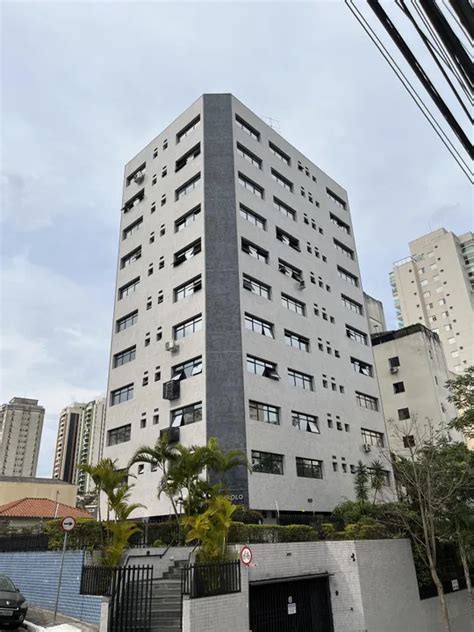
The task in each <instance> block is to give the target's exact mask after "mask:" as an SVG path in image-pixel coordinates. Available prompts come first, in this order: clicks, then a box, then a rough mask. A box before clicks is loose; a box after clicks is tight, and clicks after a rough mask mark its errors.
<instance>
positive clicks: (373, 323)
mask: <svg viewBox="0 0 474 632" xmlns="http://www.w3.org/2000/svg"><path fill="white" fill-rule="evenodd" d="M364 303H365V309H366V310H367V318H368V320H369V331H370V333H371V334H379V333H380V332H382V331H385V330H386V329H387V325H386V323H385V312H384V309H383V303H382V301H379V300H378V299H377V298H374V297H373V296H370V294H367V292H364Z"/></svg>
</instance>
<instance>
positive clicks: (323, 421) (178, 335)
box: [104, 94, 391, 518]
mask: <svg viewBox="0 0 474 632" xmlns="http://www.w3.org/2000/svg"><path fill="white" fill-rule="evenodd" d="M368 332H369V328H368V322H367V316H366V312H365V308H364V296H363V292H362V285H361V279H360V271H359V266H358V262H357V253H356V245H355V242H354V235H353V229H352V223H351V216H350V211H349V203H348V200H347V194H346V191H345V190H344V189H343V188H342V187H341V186H340V185H339V184H337V183H336V182H335V181H334V180H332V179H331V178H330V177H329V176H327V175H326V174H325V173H324V172H323V171H321V169H319V168H318V167H317V166H316V165H315V164H314V163H312V162H311V161H310V160H309V159H308V158H307V157H306V156H304V155H303V154H301V153H300V152H299V151H298V150H297V149H295V148H294V147H293V146H292V145H290V144H289V143H288V142H287V141H286V140H285V139H284V138H282V137H281V136H280V135H279V134H277V133H276V132H275V130H274V129H272V128H271V127H269V126H268V125H266V124H265V123H264V122H263V121H262V120H261V119H260V118H258V117H257V116H256V115H255V114H254V113H253V112H251V111H250V110H249V109H248V108H246V107H245V106H244V105H243V104H242V103H241V102H240V101H238V100H237V99H236V98H234V97H233V96H232V95H230V94H206V95H203V96H202V97H200V98H199V99H198V100H197V101H196V102H195V103H194V104H193V105H192V106H191V107H190V108H189V109H187V110H186V111H185V112H184V113H183V114H181V115H180V116H179V117H178V118H177V119H176V120H175V121H174V122H173V123H172V124H171V125H170V126H168V127H167V128H166V129H165V130H164V131H163V132H162V133H161V134H159V135H158V136H157V137H156V138H155V139H153V141H152V142H151V143H149V144H148V145H147V146H146V147H145V148H144V149H143V150H142V151H140V153H139V154H138V155H136V156H135V157H134V158H133V159H132V160H131V161H130V162H129V163H128V164H127V165H126V167H125V176H124V183H123V208H122V218H121V226H120V242H119V257H118V269H117V283H116V299H115V309H114V327H113V334H112V345H111V357H110V371H109V383H108V403H107V406H108V409H107V420H106V428H107V432H106V446H105V449H104V456H106V457H110V458H112V459H117V460H118V463H119V465H120V466H122V467H125V466H126V465H127V463H128V460H129V459H130V457H131V456H132V454H133V453H134V451H135V450H136V449H137V448H138V447H139V446H141V445H143V444H148V445H153V444H154V443H155V441H156V440H157V438H158V436H159V434H160V432H165V433H167V434H168V436H169V437H170V439H171V440H172V441H176V440H179V441H180V442H182V443H183V444H185V445H191V444H198V445H203V444H205V443H206V441H207V440H208V439H209V438H210V437H217V438H218V440H219V443H220V445H221V446H222V447H223V448H224V449H229V448H240V449H242V450H244V451H245V452H246V454H247V455H248V458H249V461H250V462H251V463H252V469H253V472H252V474H250V473H248V472H247V471H246V469H244V468H242V469H240V470H235V471H234V472H232V474H231V476H230V477H229V480H228V483H229V486H230V492H231V495H232V497H233V498H234V499H235V500H236V501H237V502H239V503H244V504H247V505H249V506H250V507H252V508H254V509H258V510H262V511H265V512H266V515H267V517H269V518H270V517H271V512H273V513H274V512H275V511H276V510H277V509H279V511H280V514H282V513H284V512H295V511H298V512H301V511H308V512H311V511H314V512H328V511H331V510H332V509H333V508H334V506H335V505H336V504H337V503H338V502H340V501H341V500H342V499H343V498H351V497H353V496H354V489H353V487H354V486H353V476H352V473H353V471H354V468H355V465H356V464H357V462H358V461H359V459H361V460H362V461H363V462H365V463H367V464H369V465H370V463H371V461H372V460H373V459H375V458H376V457H377V455H378V454H379V451H380V450H381V449H383V446H386V438H385V425H384V420H383V415H382V411H381V408H380V402H379V391H378V385H377V380H376V379H375V377H374V368H373V362H374V361H373V354H372V348H371V346H370V339H369V333H368ZM367 445H371V446H373V450H372V451H371V452H370V453H368V452H367V451H366V446H367ZM132 472H133V473H134V474H136V475H137V478H136V480H134V484H135V488H134V492H133V498H132V500H133V501H134V502H142V503H144V504H145V505H146V506H147V508H146V509H143V510H141V513H142V515H148V516H158V515H163V514H169V513H171V507H170V506H169V504H168V502H167V501H166V499H165V498H163V497H162V498H161V499H160V500H158V499H157V494H156V489H157V485H158V482H159V472H158V471H151V470H150V466H148V465H145V466H144V465H141V466H138V467H137V466H134V468H133V469H132ZM390 479H391V474H390V472H389V471H387V484H389V483H390ZM387 491H388V490H387ZM139 513H140V510H138V511H137V512H136V514H134V515H139Z"/></svg>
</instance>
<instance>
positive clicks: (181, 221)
mask: <svg viewBox="0 0 474 632" xmlns="http://www.w3.org/2000/svg"><path fill="white" fill-rule="evenodd" d="M200 212H201V205H198V206H195V207H194V208H193V209H191V210H190V211H188V212H187V213H185V214H184V215H182V216H181V217H180V218H178V219H177V220H176V221H175V223H174V232H175V233H179V232H180V231H181V230H183V229H184V228H186V227H187V226H190V225H191V224H194V222H195V221H196V220H197V217H198V215H199V213H200Z"/></svg>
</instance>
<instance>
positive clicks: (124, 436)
mask: <svg viewBox="0 0 474 632" xmlns="http://www.w3.org/2000/svg"><path fill="white" fill-rule="evenodd" d="M131 436H132V424H126V425H125V426H119V427H118V428H112V430H109V431H108V432H107V445H108V446H110V445H117V444H118V443H126V442H127V441H130V437H131Z"/></svg>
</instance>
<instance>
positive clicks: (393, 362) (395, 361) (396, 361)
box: [388, 356, 400, 369]
mask: <svg viewBox="0 0 474 632" xmlns="http://www.w3.org/2000/svg"><path fill="white" fill-rule="evenodd" d="M388 366H389V368H390V369H398V367H399V366H400V358H399V357H398V356H393V358H389V359H388Z"/></svg>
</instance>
